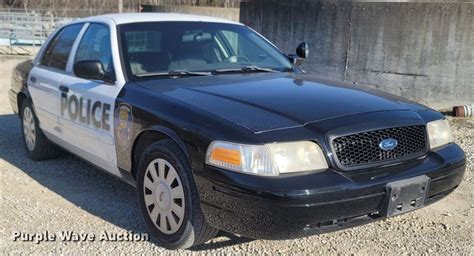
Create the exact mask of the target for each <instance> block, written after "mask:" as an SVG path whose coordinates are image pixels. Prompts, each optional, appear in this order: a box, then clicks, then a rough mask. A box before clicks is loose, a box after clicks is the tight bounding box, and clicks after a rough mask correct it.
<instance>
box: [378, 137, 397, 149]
mask: <svg viewBox="0 0 474 256" xmlns="http://www.w3.org/2000/svg"><path fill="white" fill-rule="evenodd" d="M397 146H398V141H397V140H396V139H385V140H382V141H381V142H380V144H379V148H380V149H382V150H385V151H389V150H393V149H394V148H396V147H397Z"/></svg>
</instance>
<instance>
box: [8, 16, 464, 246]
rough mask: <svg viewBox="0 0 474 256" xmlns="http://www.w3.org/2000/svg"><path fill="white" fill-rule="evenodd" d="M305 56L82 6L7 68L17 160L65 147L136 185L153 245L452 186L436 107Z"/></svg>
mask: <svg viewBox="0 0 474 256" xmlns="http://www.w3.org/2000/svg"><path fill="white" fill-rule="evenodd" d="M308 54H309V48H308V44H306V43H302V44H301V45H300V46H298V47H297V49H296V54H284V53H282V52H281V51H280V50H279V49H278V48H277V47H275V46H274V45H273V44H272V43H270V42H269V41H268V40H267V39H265V38H264V37H262V36H261V35H259V34H258V33H256V32H255V31H253V30H252V29H250V28H248V27H246V26H245V25H242V24H239V23H235V22H231V21H227V20H222V19H217V18H210V17H201V16H191V15H177V14H112V15H105V16H97V17H91V18H85V19H81V20H77V21H74V22H72V23H70V24H67V25H65V26H63V27H61V28H59V29H58V30H57V31H56V32H55V33H54V34H52V35H51V36H50V38H49V39H48V40H47V42H46V43H45V44H44V46H43V48H42V49H41V51H40V52H39V53H38V54H37V56H36V58H35V59H34V60H33V61H29V62H24V63H21V64H20V65H18V66H17V67H16V68H15V71H14V74H13V77H12V87H11V90H10V101H11V105H12V108H13V110H14V111H15V112H16V113H18V114H19V116H20V118H21V124H22V132H23V135H24V142H25V143H24V144H25V148H26V152H27V154H28V156H29V157H30V158H31V159H33V160H43V159H48V158H53V157H56V156H58V154H59V152H61V150H66V151H69V152H71V153H73V154H75V155H77V156H79V157H81V158H83V159H85V160H86V161H88V162H90V163H92V164H94V165H96V166H97V167H99V168H100V169H103V170H105V171H106V172H108V173H110V174H112V175H115V176H117V177H119V178H120V179H122V180H124V181H126V182H128V183H130V184H132V185H134V186H136V191H137V197H138V206H139V208H140V210H141V213H142V216H143V219H144V222H145V223H146V225H147V227H148V228H149V232H150V233H151V234H152V235H154V237H156V238H157V240H158V242H159V243H160V244H162V245H163V246H165V247H168V248H188V247H191V246H193V245H197V244H200V243H203V242H205V241H207V240H209V239H211V238H212V237H214V236H215V235H216V233H217V232H218V230H224V231H227V232H233V233H237V234H241V235H243V236H246V237H251V238H258V239H288V238H295V237H301V236H308V235H313V234H318V233H321V232H328V231H331V230H337V229H342V228H347V227H350V226H354V225H359V224H363V223H367V222H370V221H373V220H380V219H383V218H386V217H390V216H394V215H397V214H402V213H405V212H407V211H411V210H415V209H418V208H420V207H424V206H426V205H428V204H430V203H433V202H435V201H437V200H439V199H440V198H442V197H443V196H445V195H447V194H449V193H450V192H451V191H453V190H454V189H455V188H456V187H457V186H458V185H459V183H460V182H461V180H462V177H463V174H464V170H465V156H464V152H463V151H462V149H461V148H460V147H459V146H458V145H456V144H455V143H453V138H452V135H451V131H450V128H449V124H448V122H447V121H446V120H445V119H444V117H443V115H441V114H440V113H438V112H436V111H434V110H432V109H429V108H427V107H425V106H422V105H420V104H417V103H414V102H412V101H409V100H405V99H402V98H400V97H397V96H393V95H389V94H386V93H383V92H380V91H376V90H369V89H363V88H359V87H358V86H355V85H346V84H344V83H336V82H331V81H325V80H321V79H318V78H315V77H313V76H311V75H309V74H305V72H304V71H303V70H301V69H300V68H299V67H298V66H299V65H298V64H299V63H300V62H301V61H302V60H303V59H304V58H306V57H307V56H308ZM315 54H317V53H315ZM97 186H100V184H97ZM137 217H138V216H137ZM131 221H134V220H131Z"/></svg>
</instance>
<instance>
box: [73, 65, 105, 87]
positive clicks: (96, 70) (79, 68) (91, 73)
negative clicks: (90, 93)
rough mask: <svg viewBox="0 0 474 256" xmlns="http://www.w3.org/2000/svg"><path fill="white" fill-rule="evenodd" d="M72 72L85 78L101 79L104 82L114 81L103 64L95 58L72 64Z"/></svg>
mask: <svg viewBox="0 0 474 256" xmlns="http://www.w3.org/2000/svg"><path fill="white" fill-rule="evenodd" d="M74 74H75V75H76V76H77V77H80V78H84V79H87V80H101V81H104V82H106V83H114V78H113V77H112V76H111V75H109V74H107V72H105V70H104V66H103V65H102V63H101V62H100V61H97V60H83V61H78V62H76V63H75V64H74Z"/></svg>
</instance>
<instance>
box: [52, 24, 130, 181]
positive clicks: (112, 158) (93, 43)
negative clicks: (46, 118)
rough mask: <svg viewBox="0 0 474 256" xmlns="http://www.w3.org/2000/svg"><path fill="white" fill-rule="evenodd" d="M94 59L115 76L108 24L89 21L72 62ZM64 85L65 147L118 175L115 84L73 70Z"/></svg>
mask: <svg viewBox="0 0 474 256" xmlns="http://www.w3.org/2000/svg"><path fill="white" fill-rule="evenodd" d="M83 60H97V61H100V62H101V63H102V66H103V67H104V70H105V71H106V72H107V73H108V74H110V75H111V76H114V75H113V74H114V67H113V61H112V53H111V39H110V32H109V28H108V26H107V25H104V24H96V23H91V24H89V26H88V27H87V30H86V31H85V33H84V35H83V37H82V38H81V39H80V42H79V44H78V46H77V50H76V54H75V56H74V60H73V64H75V63H77V62H78V61H83ZM61 86H63V87H65V88H67V92H62V94H61V98H60V103H59V106H60V113H59V114H60V115H59V116H60V119H59V122H60V124H61V126H62V128H63V129H62V130H63V134H62V135H63V141H66V142H67V143H68V148H69V149H70V150H71V151H73V152H74V153H76V154H78V155H79V156H81V157H83V158H85V159H86V160H88V161H90V162H92V163H94V164H96V165H97V166H99V167H101V168H103V169H105V170H107V171H110V172H112V173H113V174H115V175H119V176H120V174H119V172H118V168H117V157H116V152H115V141H114V129H113V111H114V104H115V99H116V98H117V95H118V93H119V92H120V90H121V87H120V86H118V85H116V84H111V83H105V82H103V81H91V80H87V79H83V78H80V77H76V76H75V75H74V71H73V72H71V73H70V74H67V75H65V76H64V78H63V80H62V81H61Z"/></svg>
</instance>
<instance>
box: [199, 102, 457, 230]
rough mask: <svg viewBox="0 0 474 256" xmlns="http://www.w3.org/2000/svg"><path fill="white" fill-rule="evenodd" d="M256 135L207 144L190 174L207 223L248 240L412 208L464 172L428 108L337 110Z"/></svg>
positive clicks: (442, 123)
mask: <svg viewBox="0 0 474 256" xmlns="http://www.w3.org/2000/svg"><path fill="white" fill-rule="evenodd" d="M258 136H259V138H260V139H261V140H262V141H266V142H267V143H266V144H263V145H255V146H252V145H246V144H244V145H240V144H239V143H236V142H224V141H216V142H213V143H211V145H210V146H209V148H208V152H207V155H206V159H207V160H206V165H204V167H203V170H197V171H195V179H196V184H197V187H198V190H199V194H200V198H201V205H202V209H203V212H204V213H205V216H206V220H207V221H208V222H209V224H210V225H212V226H214V227H217V228H219V229H222V230H226V231H229V232H234V233H238V234H242V235H244V236H247V237H253V238H264V239H287V238H294V237H300V236H307V235H311V234H317V233H321V232H328V231H332V230H337V229H342V228H346V227H351V226H354V225H360V224H364V223H367V222H370V221H373V220H378V219H382V218H385V217H390V216H394V215H397V214H402V213H405V212H408V211H411V210H416V209H418V208H421V207H424V206H426V205H428V204H431V203H433V202H436V201H437V200H439V199H441V198H442V197H444V196H445V195H447V194H449V193H450V192H451V191H453V190H454V189H455V188H456V187H457V186H458V185H459V183H460V182H461V180H462V177H463V174H464V170H465V156H464V152H463V151H462V149H461V148H460V147H459V146H458V145H456V144H454V143H452V137H451V133H450V130H449V124H447V121H446V120H444V119H442V116H441V115H440V114H438V113H436V112H434V111H431V110H423V111H419V112H414V111H381V112H373V113H365V114H359V115H354V116H345V117H340V118H332V119H328V120H322V121H318V122H314V123H308V124H306V125H304V126H301V127H295V128H288V129H276V130H273V131H268V132H263V133H260V134H258ZM289 140H291V141H293V142H288V141H289ZM278 141H284V142H283V143H278ZM387 141H388V142H387ZM393 141H395V143H396V145H393V144H390V143H393ZM382 143H388V144H389V145H382ZM384 147H388V148H384Z"/></svg>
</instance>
